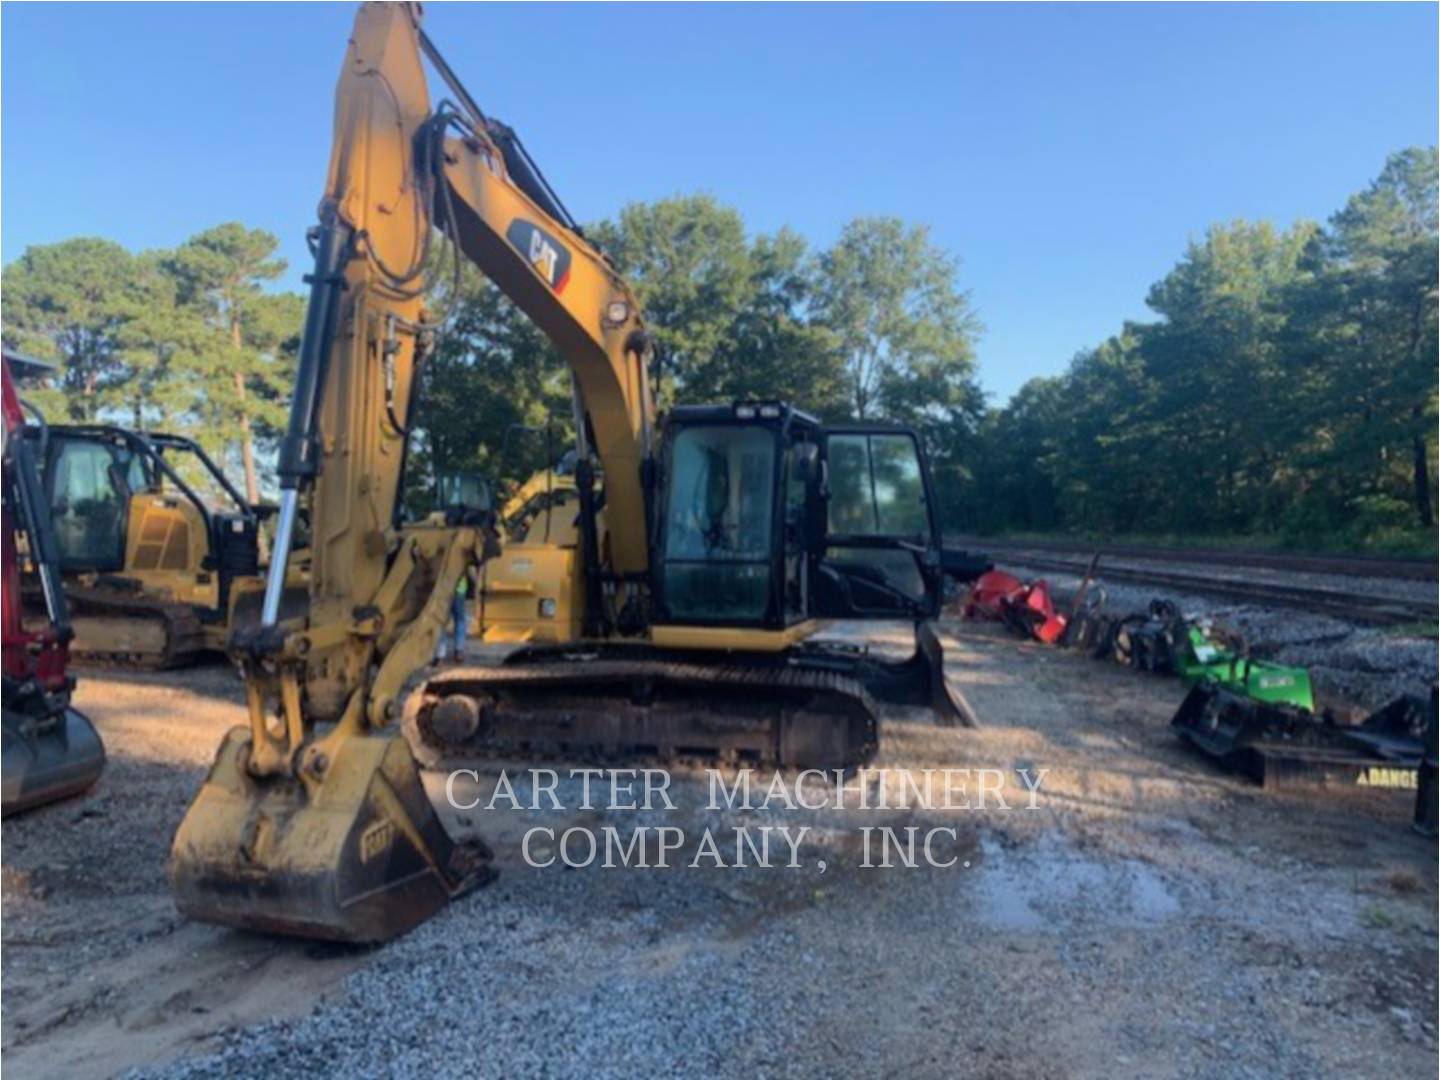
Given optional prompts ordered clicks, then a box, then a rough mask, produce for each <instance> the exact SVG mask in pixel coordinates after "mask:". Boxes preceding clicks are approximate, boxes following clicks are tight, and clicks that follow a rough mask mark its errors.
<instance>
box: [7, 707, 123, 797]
mask: <svg viewBox="0 0 1440 1080" xmlns="http://www.w3.org/2000/svg"><path fill="white" fill-rule="evenodd" d="M3 730H4V735H3V738H4V747H3V755H0V756H3V787H4V797H3V799H0V816H4V817H9V816H10V815H11V814H17V813H19V812H20V811H22V810H29V809H30V808H31V807H34V806H40V805H41V804H42V803H48V802H54V801H55V800H56V799H64V798H68V797H69V796H71V795H78V794H80V792H82V791H84V790H86V789H87V788H88V787H90V785H91V784H93V783H95V781H96V780H97V779H99V777H100V772H101V770H103V769H104V768H105V747H104V746H103V745H102V744H101V742H100V736H99V734H98V733H97V732H96V731H95V727H94V725H93V724H91V723H90V721H89V720H87V719H86V718H85V717H84V716H83V715H81V714H80V713H78V712H76V711H75V710H74V709H70V708H67V709H65V710H63V711H62V712H58V713H56V714H55V715H53V716H50V717H46V718H43V719H39V720H37V719H36V718H34V717H31V716H28V715H26V714H25V713H21V712H17V711H15V710H12V709H6V710H5V713H4V729H3Z"/></svg>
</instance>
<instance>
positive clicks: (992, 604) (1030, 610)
mask: <svg viewBox="0 0 1440 1080" xmlns="http://www.w3.org/2000/svg"><path fill="white" fill-rule="evenodd" d="M965 618H967V619H990V620H1001V621H1004V622H1006V623H1009V624H1010V625H1011V626H1014V627H1016V628H1017V629H1019V630H1021V631H1022V632H1024V633H1026V634H1029V635H1030V636H1031V637H1033V638H1035V639H1036V640H1037V641H1043V642H1044V643H1045V644H1047V645H1050V644H1053V643H1054V642H1055V641H1057V640H1058V639H1059V637H1060V635H1061V634H1063V633H1064V632H1065V616H1063V615H1057V614H1055V604H1054V602H1053V601H1051V599H1050V586H1049V585H1047V584H1046V583H1045V582H1044V581H1036V582H1033V583H1032V584H1029V585H1026V584H1025V583H1024V582H1023V581H1021V580H1020V579H1019V578H1017V577H1015V576H1014V575H1013V574H1007V573H1005V571H1003V570H990V571H987V572H986V573H984V574H981V575H980V576H979V577H978V578H976V579H975V584H974V585H973V586H972V587H971V589H970V598H969V599H968V600H967V601H966V603H965Z"/></svg>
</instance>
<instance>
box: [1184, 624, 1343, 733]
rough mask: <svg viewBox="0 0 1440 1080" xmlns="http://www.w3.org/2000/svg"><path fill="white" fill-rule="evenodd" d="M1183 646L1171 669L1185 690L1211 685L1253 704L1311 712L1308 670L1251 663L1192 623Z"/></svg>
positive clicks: (1310, 689) (1313, 704)
mask: <svg viewBox="0 0 1440 1080" xmlns="http://www.w3.org/2000/svg"><path fill="white" fill-rule="evenodd" d="M1185 644H1186V645H1187V647H1186V648H1184V649H1183V650H1182V651H1181V653H1180V655H1179V656H1178V657H1177V658H1176V664H1175V668H1176V671H1177V672H1178V673H1179V675H1180V679H1181V681H1182V682H1183V683H1184V684H1185V685H1186V686H1187V687H1192V686H1194V685H1195V684H1196V683H1200V682H1215V683H1219V684H1220V686H1222V687H1223V688H1224V689H1226V690H1229V691H1230V692H1231V693H1234V694H1243V695H1245V696H1246V697H1249V698H1253V699H1254V700H1256V701H1262V702H1266V703H1270V704H1283V705H1294V706H1296V707H1298V708H1301V709H1305V710H1307V711H1309V712H1314V711H1315V693H1314V690H1313V689H1312V687H1311V685H1310V672H1309V670H1308V669H1306V668H1303V667H1290V666H1288V665H1286V664H1276V663H1273V662H1271V661H1269V660H1252V659H1251V658H1250V657H1248V656H1242V655H1240V654H1239V653H1237V652H1235V651H1234V650H1233V649H1231V648H1229V647H1228V646H1227V645H1226V644H1224V643H1222V642H1220V641H1218V640H1217V639H1216V638H1214V637H1213V636H1212V635H1211V634H1210V633H1209V631H1208V630H1207V628H1205V627H1203V626H1196V625H1194V624H1192V625H1191V626H1190V627H1189V633H1188V637H1187V640H1186V643H1185Z"/></svg>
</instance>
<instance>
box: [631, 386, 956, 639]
mask: <svg viewBox="0 0 1440 1080" xmlns="http://www.w3.org/2000/svg"><path fill="white" fill-rule="evenodd" d="M657 472H658V477H657V485H656V486H657V488H658V490H659V493H660V494H659V497H658V502H659V506H658V508H657V512H656V521H657V526H658V527H657V528H656V529H655V531H654V536H655V542H654V550H653V553H652V565H653V566H654V567H655V574H654V583H653V584H654V594H655V595H654V622H655V623H656V624H659V625H664V624H676V625H685V626H725V627H757V628H762V629H772V630H774V629H784V628H785V627H789V626H793V625H795V624H796V623H798V622H801V621H803V620H805V619H810V618H816V617H821V618H835V619H917V620H918V619H927V618H931V617H933V616H934V615H935V614H937V613H938V611H939V609H940V602H941V582H942V575H941V541H940V529H939V523H938V521H937V519H936V514H935V512H934V506H935V500H934V496H933V493H932V491H931V481H930V470H929V467H928V463H927V462H926V459H925V454H924V449H923V447H922V445H921V442H920V440H919V438H918V437H917V436H916V434H915V432H914V431H912V430H910V429H908V428H903V427H895V426H889V425H879V424H847V425H842V426H826V425H822V424H821V423H820V422H819V421H818V420H817V419H816V418H815V417H813V416H811V415H809V414H808V413H805V412H802V411H801V410H799V409H794V408H791V407H790V406H788V405H784V404H780V403H766V402H744V403H740V404H736V405H731V406H702V407H688V408H677V409H675V410H673V411H672V412H671V413H670V414H669V416H668V417H667V419H666V424H665V430H664V439H663V445H662V448H661V454H660V464H659V467H658V470H657Z"/></svg>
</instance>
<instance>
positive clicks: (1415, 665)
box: [1003, 556, 1440, 718]
mask: <svg viewBox="0 0 1440 1080" xmlns="http://www.w3.org/2000/svg"><path fill="white" fill-rule="evenodd" d="M1006 558H1007V561H1006V562H1004V564H1003V568H1004V569H1006V570H1008V571H1009V572H1011V573H1013V574H1016V575H1017V576H1019V577H1021V578H1023V579H1025V580H1027V581H1028V580H1034V579H1036V578H1043V579H1044V580H1045V581H1047V582H1049V583H1050V585H1051V586H1052V587H1053V588H1054V590H1055V592H1056V595H1057V597H1059V598H1063V599H1064V601H1065V604H1068V601H1069V597H1070V596H1072V595H1073V594H1074V591H1075V590H1076V589H1077V588H1078V587H1079V584H1080V578H1081V575H1080V574H1079V573H1076V574H1066V573H1060V572H1058V571H1053V570H1038V569H1030V568H1028V567H1026V566H1025V565H1024V564H1023V563H1018V562H1014V563H1012V562H1010V561H1008V559H1009V556H1007V557H1006ZM1124 565H1125V566H1127V567H1129V566H1130V565H1131V562H1130V561H1128V560H1127V561H1126V563H1125V564H1124ZM1137 565H1138V564H1137ZM1166 567H1167V568H1169V569H1172V570H1177V571H1184V572H1190V571H1192V570H1193V571H1196V572H1201V573H1211V572H1213V571H1214V568H1213V567H1200V566H1197V567H1189V566H1180V565H1178V564H1166ZM1104 577H1105V573H1104V566H1103V564H1102V566H1101V569H1100V572H1099V574H1098V575H1097V578H1098V580H1099V581H1101V582H1102V583H1104V587H1105V591H1106V601H1105V610H1106V611H1107V612H1110V613H1111V614H1115V615H1119V614H1124V613H1128V612H1131V611H1144V610H1145V608H1146V607H1147V606H1148V605H1149V603H1150V601H1151V600H1152V599H1154V598H1160V599H1165V600H1170V601H1172V602H1173V603H1175V604H1176V606H1178V607H1179V609H1180V610H1181V611H1182V612H1183V613H1184V614H1186V615H1190V616H1208V617H1209V618H1211V619H1213V620H1215V621H1216V622H1217V623H1220V624H1223V625H1225V626H1228V627H1230V628H1232V629H1234V630H1236V631H1238V632H1239V633H1240V634H1241V635H1242V636H1243V637H1244V638H1245V641H1246V642H1247V643H1248V644H1249V646H1250V648H1251V651H1252V652H1253V653H1254V654H1255V655H1256V656H1259V657H1262V658H1265V659H1270V660H1277V661H1279V662H1280V663H1283V664H1297V665H1300V666H1302V667H1307V668H1309V669H1310V674H1311V677H1312V679H1313V680H1314V684H1315V688H1316V692H1317V694H1318V695H1319V698H1320V704H1321V705H1322V707H1325V706H1328V707H1330V708H1333V709H1335V710H1336V711H1337V712H1339V713H1340V714H1342V715H1349V716H1354V717H1357V718H1358V717H1359V716H1363V715H1365V714H1367V713H1369V712H1371V711H1373V710H1375V709H1378V708H1379V707H1380V706H1382V705H1385V704H1387V703H1389V702H1390V701H1392V700H1394V699H1395V698H1396V697H1398V696H1400V695H1401V694H1419V695H1422V696H1424V695H1428V694H1429V692H1430V687H1431V685H1433V684H1434V683H1435V682H1436V680H1437V678H1440V663H1437V655H1440V654H1437V649H1436V638H1435V633H1434V631H1433V629H1431V630H1430V632H1429V633H1420V634H1407V633H1403V632H1398V631H1397V630H1395V629H1393V628H1392V629H1383V628H1377V627H1374V626H1362V625H1359V624H1356V623H1352V622H1348V621H1346V620H1344V619H1338V618H1334V617H1332V616H1329V615H1313V614H1308V613H1306V612H1303V611H1296V610H1293V609H1287V608H1269V607H1263V606H1260V605H1256V604H1240V603H1236V602H1234V601H1231V600H1221V599H1217V598H1215V597H1213V596H1199V595H1196V594H1193V593H1178V592H1175V591H1174V590H1170V589H1155V588H1146V587H1144V586H1142V585H1135V584H1129V583H1118V582H1117V583H1109V582H1105V581H1104ZM1267 580H1273V581H1274V582H1276V583H1277V584H1304V585H1316V586H1325V587H1330V586H1331V584H1332V583H1333V584H1334V587H1337V588H1339V587H1346V588H1347V590H1348V591H1356V590H1358V589H1360V588H1362V587H1363V588H1366V589H1368V588H1370V587H1371V586H1372V585H1373V586H1375V587H1376V588H1377V589H1378V588H1379V587H1381V586H1386V587H1394V591H1393V595H1396V596H1399V597H1401V598H1404V599H1418V598H1422V597H1426V596H1434V595H1435V588H1436V587H1435V585H1434V583H1433V582H1419V581H1384V580H1379V579H1375V580H1371V579H1364V580H1363V581H1362V580H1361V579H1357V578H1353V577H1352V578H1343V577H1326V576H1323V575H1317V574H1289V575H1278V576H1277V574H1276V573H1275V572H1273V571H1271V572H1268V574H1267ZM1061 610H1066V608H1065V606H1064V604H1062V605H1061ZM1417 629H1418V628H1417Z"/></svg>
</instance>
